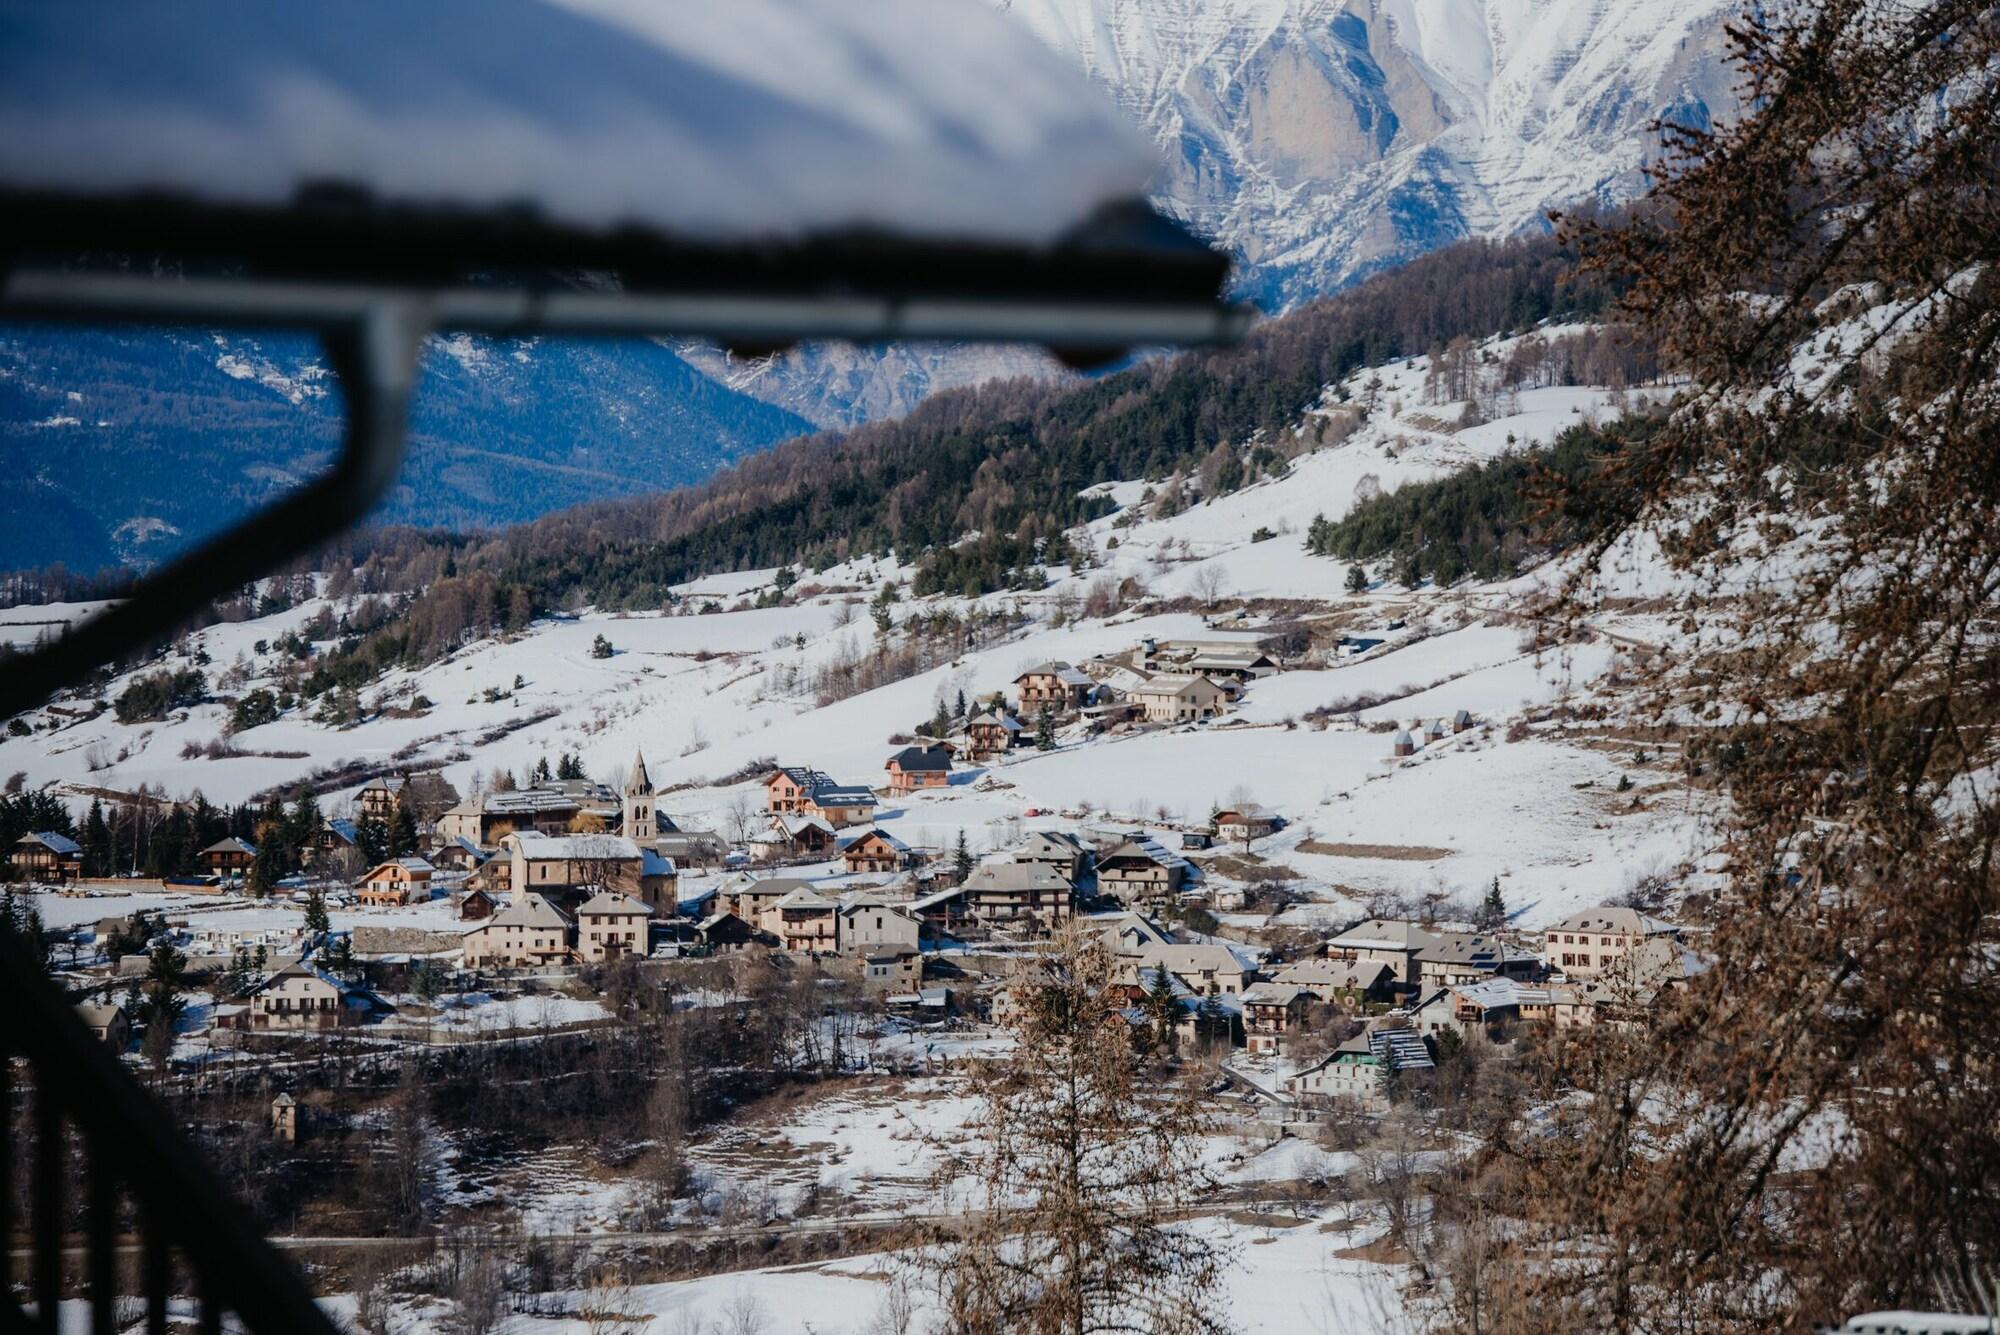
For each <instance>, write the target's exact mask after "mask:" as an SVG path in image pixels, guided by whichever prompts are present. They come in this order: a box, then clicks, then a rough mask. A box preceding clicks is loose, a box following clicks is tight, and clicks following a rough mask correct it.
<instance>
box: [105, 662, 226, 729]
mask: <svg viewBox="0 0 2000 1335" xmlns="http://www.w3.org/2000/svg"><path fill="white" fill-rule="evenodd" d="M207 698H208V678H206V677H204V676H203V675H202V673H201V670H200V669H199V668H191V667H190V668H178V669H174V668H163V669H161V670H160V671H158V672H148V673H146V674H145V675H144V676H141V677H136V678H134V679H133V680H132V682H131V684H129V685H128V686H126V688H125V689H124V690H123V691H120V692H119V693H118V699H117V700H116V701H114V702H113V703H112V709H113V711H114V712H115V713H116V714H117V717H118V721H119V722H120V723H139V722H142V721H144V720H147V719H160V718H165V717H166V716H167V713H168V711H170V710H175V709H183V708H186V707H187V706H188V705H198V704H200V703H201V702H202V701H204V700H206V699H207Z"/></svg>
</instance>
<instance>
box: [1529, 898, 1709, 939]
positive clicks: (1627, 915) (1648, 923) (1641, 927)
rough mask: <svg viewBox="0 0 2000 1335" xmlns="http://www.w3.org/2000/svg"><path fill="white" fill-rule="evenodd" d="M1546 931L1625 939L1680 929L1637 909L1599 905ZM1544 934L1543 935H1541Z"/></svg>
mask: <svg viewBox="0 0 2000 1335" xmlns="http://www.w3.org/2000/svg"><path fill="white" fill-rule="evenodd" d="M1547 930H1548V931H1549V932H1618V933H1622V934H1624V935H1627V936H1661V935H1664V934H1666V933H1669V932H1676V931H1679V930H1680V929H1679V928H1677V927H1675V926H1674V925H1673V924H1672V923H1670V922H1662V921H1661V920H1660V919H1658V918H1654V917H1650V916H1648V915H1647V914H1644V913H1641V912H1640V911H1639V910H1638V909H1634V908H1625V907H1622V906H1619V905H1613V904H1599V905H1598V906H1597V907H1595V908H1588V909H1583V910H1581V911H1579V912H1576V913H1572V914H1570V915H1569V916H1568V917H1567V918H1564V919H1563V920H1562V921H1561V922H1556V923H1550V924H1549V926H1548V929H1547ZM1544 935H1546V933H1545V934H1544Z"/></svg>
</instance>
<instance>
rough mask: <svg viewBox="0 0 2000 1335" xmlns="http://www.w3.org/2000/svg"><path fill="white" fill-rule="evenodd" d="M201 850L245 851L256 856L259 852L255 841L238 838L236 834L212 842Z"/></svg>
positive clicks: (221, 851) (212, 851) (214, 851)
mask: <svg viewBox="0 0 2000 1335" xmlns="http://www.w3.org/2000/svg"><path fill="white" fill-rule="evenodd" d="M201 851H202V852H203V853H204V854H207V853H243V854H247V855H249V856H252V857H254V856H256V853H257V846H256V845H255V844H253V843H250V842H248V841H247V840H243V839H238V838H237V837H236V836H235V835H233V834H232V835H230V836H229V837H228V838H227V839H218V840H216V841H215V842H214V843H212V844H210V845H209V846H208V847H207V848H204V849H202V850H201Z"/></svg>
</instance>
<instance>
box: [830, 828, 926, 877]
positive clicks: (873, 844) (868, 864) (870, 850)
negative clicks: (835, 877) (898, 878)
mask: <svg viewBox="0 0 2000 1335" xmlns="http://www.w3.org/2000/svg"><path fill="white" fill-rule="evenodd" d="M839 843H840V863H841V865H842V866H843V867H845V868H846V869H847V870H848V872H849V873H851V874H866V873H875V872H893V871H900V870H901V869H902V868H904V867H906V866H908V865H909V862H910V846H909V845H908V844H906V843H904V842H903V841H902V840H901V839H898V838H897V837H896V836H895V835H893V834H888V833H886V832H884V831H882V830H879V829H867V830H863V831H861V832H860V833H858V834H849V835H843V836H841V838H840V841H839Z"/></svg>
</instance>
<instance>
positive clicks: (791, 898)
mask: <svg viewBox="0 0 2000 1335" xmlns="http://www.w3.org/2000/svg"><path fill="white" fill-rule="evenodd" d="M758 926H760V927H762V928H763V929H764V930H765V931H767V932H769V933H770V934H771V935H772V936H775V937H777V938H778V945H779V946H780V947H781V948H782V949H784V950H786V951H789V952H792V953H794V954H824V955H830V954H832V953H833V952H834V951H836V950H838V949H839V948H840V905H839V904H837V903H836V902H834V901H833V900H831V899H828V898H827V897H826V896H825V895H822V894H820V893H819V892H818V891H817V890H811V889H807V888H804V887H801V888H800V889H797V890H793V891H791V892H790V893H788V894H786V895H785V896H783V897H782V898H780V899H779V900H778V901H777V902H776V903H774V904H772V905H771V907H769V908H767V909H765V910H764V916H763V918H762V919H760V920H759V922H758Z"/></svg>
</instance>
